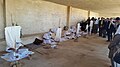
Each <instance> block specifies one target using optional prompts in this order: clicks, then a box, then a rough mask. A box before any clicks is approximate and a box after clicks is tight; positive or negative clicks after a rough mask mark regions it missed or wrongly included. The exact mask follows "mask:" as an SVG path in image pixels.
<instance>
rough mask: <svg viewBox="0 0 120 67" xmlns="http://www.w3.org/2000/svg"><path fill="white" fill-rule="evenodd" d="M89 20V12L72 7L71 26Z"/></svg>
mask: <svg viewBox="0 0 120 67" xmlns="http://www.w3.org/2000/svg"><path fill="white" fill-rule="evenodd" d="M87 18H88V11H86V10H82V9H78V8H74V7H71V14H70V25H75V24H76V23H77V22H80V21H82V20H86V19H87Z"/></svg>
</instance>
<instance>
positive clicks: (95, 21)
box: [80, 17, 120, 41]
mask: <svg viewBox="0 0 120 67" xmlns="http://www.w3.org/2000/svg"><path fill="white" fill-rule="evenodd" d="M80 23H81V30H82V31H85V32H86V31H87V32H88V34H89V35H92V34H97V33H99V36H100V37H103V38H106V37H107V41H112V39H113V35H114V34H115V32H116V30H117V28H118V26H119V23H120V18H119V17H116V18H103V17H101V18H94V17H92V18H91V19H90V18H88V19H87V21H83V22H80Z"/></svg>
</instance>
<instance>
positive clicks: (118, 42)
mask: <svg viewBox="0 0 120 67" xmlns="http://www.w3.org/2000/svg"><path fill="white" fill-rule="evenodd" d="M119 22H120V20H119ZM108 49H109V56H108V57H109V58H110V60H111V67H120V64H118V63H116V62H115V60H114V59H113V58H114V56H115V55H114V54H115V53H116V51H117V50H118V49H120V25H119V27H118V29H117V31H116V33H115V36H114V38H113V41H112V42H111V43H110V44H109V46H108Z"/></svg>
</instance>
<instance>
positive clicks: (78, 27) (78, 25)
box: [76, 23, 80, 34]
mask: <svg viewBox="0 0 120 67" xmlns="http://www.w3.org/2000/svg"><path fill="white" fill-rule="evenodd" d="M76 33H77V34H79V33H80V23H78V24H77V31H76Z"/></svg>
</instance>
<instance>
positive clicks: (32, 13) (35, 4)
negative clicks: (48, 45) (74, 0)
mask: <svg viewBox="0 0 120 67" xmlns="http://www.w3.org/2000/svg"><path fill="white" fill-rule="evenodd" d="M90 16H91V17H92V16H98V13H95V12H91V14H90ZM87 18H88V11H87V10H82V9H78V8H74V7H71V11H70V24H69V25H75V24H76V23H77V22H80V21H82V20H84V19H87ZM6 19H7V20H6V24H7V26H11V25H12V23H15V24H18V25H20V26H21V27H22V31H23V35H28V34H38V33H43V32H47V31H48V30H49V29H50V28H55V27H58V26H59V25H60V26H61V27H63V26H65V25H66V23H67V20H66V19H67V6H64V5H60V4H56V3H52V2H48V1H44V0H6ZM59 22H60V23H59ZM3 34H4V23H3V4H2V0H0V38H3V36H4V35H3Z"/></svg>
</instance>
